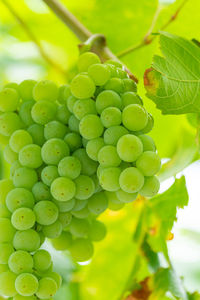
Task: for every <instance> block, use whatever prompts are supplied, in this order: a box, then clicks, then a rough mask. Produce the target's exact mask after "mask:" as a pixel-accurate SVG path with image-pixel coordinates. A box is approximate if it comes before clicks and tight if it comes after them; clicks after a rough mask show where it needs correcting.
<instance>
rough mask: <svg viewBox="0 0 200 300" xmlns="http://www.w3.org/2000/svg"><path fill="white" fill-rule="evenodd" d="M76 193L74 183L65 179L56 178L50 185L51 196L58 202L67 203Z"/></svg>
mask: <svg viewBox="0 0 200 300" xmlns="http://www.w3.org/2000/svg"><path fill="white" fill-rule="evenodd" d="M75 193H76V185H75V183H74V182H73V181H72V180H71V179H69V178H65V177H58V178H56V179H55V180H54V181H53V183H52V184H51V194H52V196H53V197H54V198H55V199H56V200H58V201H67V200H70V199H72V198H73V197H74V195H75Z"/></svg>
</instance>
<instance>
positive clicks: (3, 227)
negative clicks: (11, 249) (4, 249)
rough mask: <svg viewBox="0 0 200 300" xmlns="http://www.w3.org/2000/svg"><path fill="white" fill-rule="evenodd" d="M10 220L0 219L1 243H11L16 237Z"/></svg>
mask: <svg viewBox="0 0 200 300" xmlns="http://www.w3.org/2000/svg"><path fill="white" fill-rule="evenodd" d="M15 232H16V230H15V228H14V227H13V225H12V223H11V221H10V219H7V218H0V243H10V242H11V241H12V239H13V237H14V235H15Z"/></svg>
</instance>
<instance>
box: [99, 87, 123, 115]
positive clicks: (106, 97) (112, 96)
mask: <svg viewBox="0 0 200 300" xmlns="http://www.w3.org/2000/svg"><path fill="white" fill-rule="evenodd" d="M110 106H114V107H117V108H119V109H121V107H122V100H121V98H120V96H119V95H118V94H117V93H116V92H114V91H111V90H106V91H103V92H101V93H100V94H99V95H98V96H97V98H96V109H97V112H98V113H99V114H101V113H102V111H103V110H104V109H105V108H107V107H110Z"/></svg>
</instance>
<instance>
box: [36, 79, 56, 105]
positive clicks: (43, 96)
mask: <svg viewBox="0 0 200 300" xmlns="http://www.w3.org/2000/svg"><path fill="white" fill-rule="evenodd" d="M33 98H34V99H35V101H40V100H46V101H56V100H57V99H58V87H57V85H56V84H55V83H54V82H53V81H51V80H43V81H40V82H38V83H37V84H36V85H35V86H34V89H33Z"/></svg>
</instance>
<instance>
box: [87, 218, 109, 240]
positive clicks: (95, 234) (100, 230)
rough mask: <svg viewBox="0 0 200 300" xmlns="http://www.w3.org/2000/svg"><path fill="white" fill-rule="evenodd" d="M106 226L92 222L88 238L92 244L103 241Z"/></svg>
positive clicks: (98, 222) (95, 221) (96, 221)
mask: <svg viewBox="0 0 200 300" xmlns="http://www.w3.org/2000/svg"><path fill="white" fill-rule="evenodd" d="M106 232H107V230H106V226H105V225H104V223H102V222H101V221H98V220H93V221H92V223H91V225H90V229H89V235H88V236H89V238H90V240H92V241H94V242H99V241H101V240H103V239H104V238H105V236H106Z"/></svg>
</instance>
